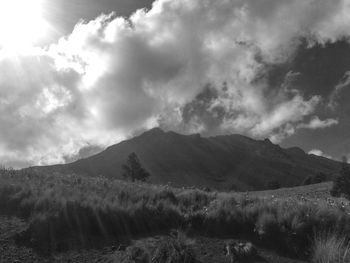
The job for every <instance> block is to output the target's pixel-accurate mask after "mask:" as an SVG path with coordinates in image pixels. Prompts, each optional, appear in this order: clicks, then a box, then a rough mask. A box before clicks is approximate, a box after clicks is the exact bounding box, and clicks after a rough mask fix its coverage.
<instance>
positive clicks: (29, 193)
mask: <svg viewBox="0 0 350 263" xmlns="http://www.w3.org/2000/svg"><path fill="white" fill-rule="evenodd" d="M0 213H2V214H4V215H15V216H17V217H20V218H23V219H25V220H27V221H28V222H29V227H28V228H27V229H26V230H24V231H23V232H22V233H21V234H19V235H18V236H17V242H19V243H22V244H25V245H28V246H32V247H34V248H37V249H40V250H41V251H43V252H52V251H62V250H67V249H71V248H85V247H96V246H103V245H104V244H106V243H108V242H114V243H115V242H120V243H127V242H128V241H129V240H130V239H133V238H137V237H139V236H145V235H146V236H151V235H154V234H157V233H159V234H161V233H169V232H170V231H171V230H172V229H181V230H182V231H184V232H186V233H188V234H189V235H196V234H201V235H207V236H213V237H218V238H221V237H226V238H227V237H228V238H239V237H240V236H244V237H246V238H249V239H250V240H251V241H252V242H253V243H254V244H256V245H260V246H268V247H270V248H272V249H275V250H278V251H279V252H281V253H284V254H286V255H293V256H295V257H301V258H315V260H318V261H315V262H322V261H319V259H317V258H321V256H320V252H318V251H321V250H322V249H320V248H321V247H322V246H324V245H327V246H331V245H332V244H330V245H329V243H327V242H332V240H328V238H325V239H319V238H318V239H317V238H316V242H314V241H313V240H314V237H315V234H316V237H318V235H319V234H320V233H332V234H333V235H335V236H340V235H341V236H342V237H343V238H344V243H342V244H344V245H345V244H347V243H346V242H348V240H349V239H350V216H349V214H348V213H349V211H348V210H347V209H346V208H344V207H343V206H341V205H340V204H339V205H338V204H337V203H328V202H326V201H322V200H319V201H317V202H312V201H303V200H297V199H266V198H254V197H251V196H249V195H247V194H237V193H217V192H204V191H200V190H190V189H176V188H171V187H168V186H154V185H147V184H143V183H141V182H138V183H130V182H124V181H119V180H114V181H112V180H108V179H105V178H89V177H81V176H77V175H60V174H50V175H46V174H38V173H37V172H35V171H34V170H26V171H12V170H4V169H3V170H1V171H0ZM164 242H165V244H164V245H163V246H162V247H163V248H162V249H160V250H159V251H158V252H157V253H158V255H163V254H166V253H168V252H164V251H169V250H170V251H172V252H171V253H170V252H169V253H170V254H174V253H175V252H176V251H177V252H176V253H177V254H178V255H185V254H186V255H190V254H191V252H190V250H188V253H187V252H184V251H187V248H186V246H183V243H181V242H180V243H179V242H178V241H176V240H175V241H174V240H170V241H169V240H168V241H166V240H165V241H164ZM169 242H170V243H169ZM173 242H175V243H173ZM179 251H182V252H179ZM322 251H324V250H322ZM169 253H168V254H169ZM176 253H175V254H176ZM130 255H139V256H140V257H147V255H144V256H142V255H143V254H142V253H141V252H140V253H139V252H137V251H136V250H135V251H130ZM152 256H154V255H152ZM179 257H180V256H179ZM181 257H182V256H181ZM186 257H187V256H186ZM169 262H173V261H169ZM174 262H176V261H174ZM189 262H190V261H189Z"/></svg>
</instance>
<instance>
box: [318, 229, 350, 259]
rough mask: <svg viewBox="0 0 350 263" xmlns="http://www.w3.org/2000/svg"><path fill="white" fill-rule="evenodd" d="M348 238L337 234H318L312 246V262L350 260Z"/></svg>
mask: <svg viewBox="0 0 350 263" xmlns="http://www.w3.org/2000/svg"><path fill="white" fill-rule="evenodd" d="M346 240H347V239H346V238H345V237H341V236H338V235H336V234H317V235H316V236H315V239H314V244H313V248H312V262H313V263H347V262H350V247H349V244H348V243H347V241H346Z"/></svg>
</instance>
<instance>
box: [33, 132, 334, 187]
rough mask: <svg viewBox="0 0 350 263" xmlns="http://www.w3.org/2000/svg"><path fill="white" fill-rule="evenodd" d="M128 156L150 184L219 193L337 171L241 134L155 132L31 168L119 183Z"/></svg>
mask: <svg viewBox="0 0 350 263" xmlns="http://www.w3.org/2000/svg"><path fill="white" fill-rule="evenodd" d="M132 152H135V153H136V154H137V155H138V157H139V159H140V161H141V163H142V165H143V166H144V167H145V168H146V169H147V170H148V171H149V172H150V173H151V175H152V176H151V177H150V182H151V183H155V184H167V183H169V184H172V185H174V186H195V187H210V188H216V189H221V190H222V189H226V190H232V189H236V190H261V189H264V187H265V186H266V184H267V182H269V181H278V182H279V183H280V184H281V186H286V187H287V186H295V185H298V184H300V183H301V182H302V181H303V180H304V179H305V178H306V177H307V176H309V175H314V174H317V173H320V172H322V173H325V174H327V176H328V178H330V177H332V176H333V175H334V174H335V173H336V172H337V171H338V170H339V169H340V166H341V164H340V163H339V162H336V161H333V160H329V159H326V158H323V157H319V156H315V155H309V154H307V153H305V151H303V150H302V149H301V148H299V147H291V148H281V147H280V146H279V145H277V144H273V143H272V142H271V141H270V140H269V139H265V140H254V139H252V138H249V137H246V136H243V135H239V134H232V135H218V136H212V137H202V136H201V135H200V134H192V135H182V134H179V133H176V132H173V131H163V130H162V129H160V128H154V129H151V130H148V131H146V132H144V133H142V134H141V135H139V136H136V137H134V138H131V139H128V140H125V141H122V142H120V143H118V144H115V145H112V146H109V147H107V148H106V149H105V150H104V151H102V152H100V153H98V154H96V155H93V156H90V157H88V158H85V159H81V160H78V161H75V162H73V163H69V164H62V165H53V166H42V167H35V169H39V170H42V171H48V170H50V171H59V172H74V173H79V174H86V175H88V176H100V175H102V176H106V177H113V178H118V179H121V178H122V170H121V166H122V164H123V163H125V161H126V159H127V156H128V155H129V154H130V153H132Z"/></svg>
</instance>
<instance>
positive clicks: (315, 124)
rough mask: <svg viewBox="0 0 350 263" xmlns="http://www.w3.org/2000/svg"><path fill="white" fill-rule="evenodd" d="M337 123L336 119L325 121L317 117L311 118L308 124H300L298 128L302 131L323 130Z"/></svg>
mask: <svg viewBox="0 0 350 263" xmlns="http://www.w3.org/2000/svg"><path fill="white" fill-rule="evenodd" d="M338 123H339V121H338V120H336V119H326V120H320V118H319V117H313V118H312V119H311V120H310V122H309V123H302V124H299V125H298V128H304V129H311V130H315V129H324V128H328V127H331V126H334V125H337V124H338Z"/></svg>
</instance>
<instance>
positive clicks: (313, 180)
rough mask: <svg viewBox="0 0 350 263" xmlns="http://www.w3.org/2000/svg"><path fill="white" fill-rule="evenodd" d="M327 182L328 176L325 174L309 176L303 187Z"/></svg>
mask: <svg viewBox="0 0 350 263" xmlns="http://www.w3.org/2000/svg"><path fill="white" fill-rule="evenodd" d="M326 180H327V175H325V174H324V173H321V172H320V173H318V174H316V175H309V176H308V177H306V178H305V180H304V181H303V182H302V185H310V184H319V183H323V182H325V181H326Z"/></svg>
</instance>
